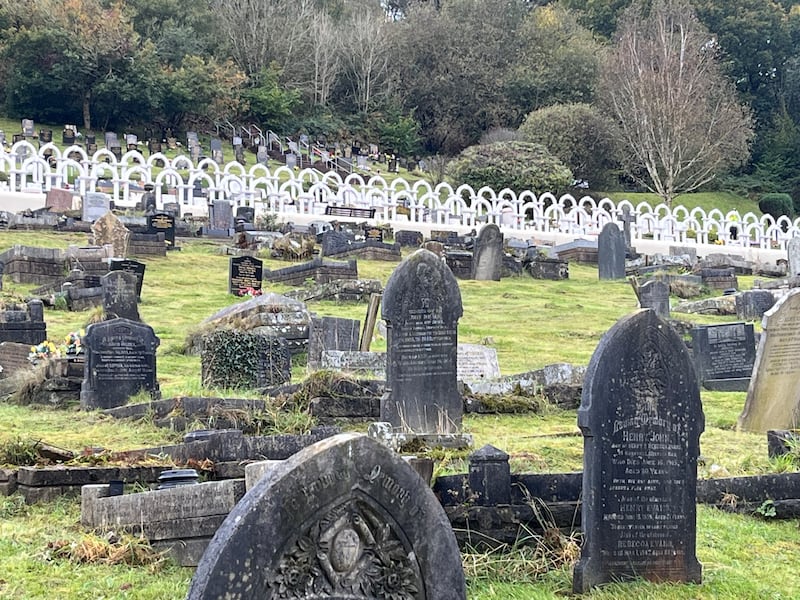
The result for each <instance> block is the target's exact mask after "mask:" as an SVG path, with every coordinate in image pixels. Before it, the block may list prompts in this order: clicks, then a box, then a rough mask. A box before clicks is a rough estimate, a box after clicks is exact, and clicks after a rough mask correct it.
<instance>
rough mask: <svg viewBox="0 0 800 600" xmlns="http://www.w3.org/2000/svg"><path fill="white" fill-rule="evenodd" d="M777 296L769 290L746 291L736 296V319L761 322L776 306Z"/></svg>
mask: <svg viewBox="0 0 800 600" xmlns="http://www.w3.org/2000/svg"><path fill="white" fill-rule="evenodd" d="M776 301H777V300H776V298H775V295H774V294H773V293H772V292H770V291H769V290H746V291H744V292H739V293H738V294H737V295H736V318H737V319H741V320H742V321H760V320H761V318H762V317H763V316H764V313H765V312H767V311H768V310H769V309H770V308H772V307H773V306H775V302H776Z"/></svg>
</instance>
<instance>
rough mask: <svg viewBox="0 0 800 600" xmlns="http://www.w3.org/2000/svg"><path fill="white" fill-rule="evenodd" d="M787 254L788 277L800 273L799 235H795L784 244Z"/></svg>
mask: <svg viewBox="0 0 800 600" xmlns="http://www.w3.org/2000/svg"><path fill="white" fill-rule="evenodd" d="M786 251H787V252H788V254H789V272H788V275H789V277H796V276H798V275H800V236H795V237H793V238H792V239H790V240H789V242H788V243H787V244H786Z"/></svg>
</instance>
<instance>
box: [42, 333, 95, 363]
mask: <svg viewBox="0 0 800 600" xmlns="http://www.w3.org/2000/svg"><path fill="white" fill-rule="evenodd" d="M84 335H86V333H85V332H84V330H83V329H81V330H79V331H73V332H70V333H68V334H67V336H66V337H65V338H64V342H63V343H62V344H59V345H56V344H55V343H54V342H52V341H50V340H45V341H43V342H42V343H41V344H37V345H36V346H31V350H30V352H29V353H28V360H29V361H30V362H32V363H33V364H38V363H39V361H42V360H49V359H51V358H62V357H67V356H76V355H78V354H83V344H82V343H81V340H82V338H83V336H84Z"/></svg>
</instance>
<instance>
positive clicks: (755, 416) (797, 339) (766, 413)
mask: <svg viewBox="0 0 800 600" xmlns="http://www.w3.org/2000/svg"><path fill="white" fill-rule="evenodd" d="M761 326H762V330H763V331H762V333H761V337H760V339H759V341H758V350H757V351H756V360H755V366H754V367H753V375H752V379H751V380H750V387H749V388H748V390H747V400H746V402H745V405H744V410H743V411H742V414H741V416H740V417H739V427H740V428H741V429H744V430H746V431H756V432H761V433H763V432H765V431H767V430H769V429H797V428H798V427H800V394H798V392H797V389H798V387H797V382H798V381H800V360H798V356H800V288H794V289H792V290H790V291H789V293H788V294H787V295H785V296H784V297H783V298H781V299H780V300H778V302H777V303H776V304H775V306H773V307H772V308H771V309H770V310H768V311H767V312H766V313H765V314H764V319H763V320H762V322H761Z"/></svg>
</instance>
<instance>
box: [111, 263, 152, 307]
mask: <svg viewBox="0 0 800 600" xmlns="http://www.w3.org/2000/svg"><path fill="white" fill-rule="evenodd" d="M146 268H147V265H146V264H144V263H143V262H139V261H138V260H133V259H130V258H123V259H116V258H112V259H111V262H110V263H109V265H108V270H109V271H125V272H126V273H133V274H134V275H136V297H137V298H139V299H140V300H141V298H142V283H144V270H145V269H146Z"/></svg>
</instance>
